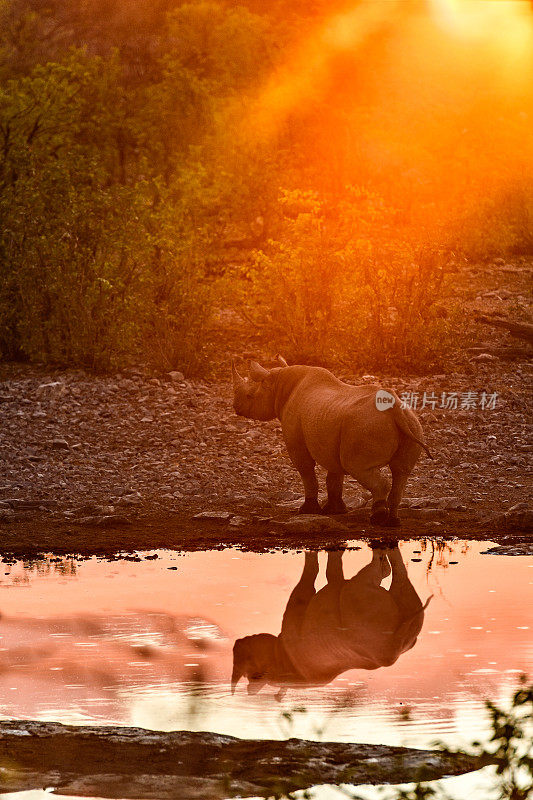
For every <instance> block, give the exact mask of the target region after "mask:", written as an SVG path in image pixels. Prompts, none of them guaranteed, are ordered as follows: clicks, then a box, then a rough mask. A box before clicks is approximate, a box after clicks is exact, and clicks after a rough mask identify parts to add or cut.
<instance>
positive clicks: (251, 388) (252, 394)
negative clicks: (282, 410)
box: [231, 361, 276, 421]
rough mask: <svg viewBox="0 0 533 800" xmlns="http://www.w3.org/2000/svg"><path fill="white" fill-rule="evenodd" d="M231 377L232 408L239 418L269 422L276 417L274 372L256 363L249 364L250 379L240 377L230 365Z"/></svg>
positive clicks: (233, 364) (232, 365)
mask: <svg viewBox="0 0 533 800" xmlns="http://www.w3.org/2000/svg"><path fill="white" fill-rule="evenodd" d="M231 371H232V376H233V408H234V409H235V411H236V413H237V414H238V415H239V416H240V417H248V419H257V420H262V421H266V420H270V419H274V417H275V416H276V410H275V391H274V389H275V387H274V379H275V371H274V370H268V369H265V368H264V367H262V366H261V365H260V364H258V363H257V361H251V362H250V377H249V378H248V379H246V378H243V377H241V375H239V373H238V372H237V369H236V367H235V362H232V364H231Z"/></svg>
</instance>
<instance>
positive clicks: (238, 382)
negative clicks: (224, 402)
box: [231, 361, 245, 389]
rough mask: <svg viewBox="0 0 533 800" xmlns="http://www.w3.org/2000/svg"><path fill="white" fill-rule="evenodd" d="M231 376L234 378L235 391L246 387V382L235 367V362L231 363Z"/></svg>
mask: <svg viewBox="0 0 533 800" xmlns="http://www.w3.org/2000/svg"><path fill="white" fill-rule="evenodd" d="M231 375H232V378H233V388H234V389H242V388H243V387H244V385H245V380H244V378H243V377H242V376H241V375H239V373H238V372H237V367H236V366H235V361H232V362H231Z"/></svg>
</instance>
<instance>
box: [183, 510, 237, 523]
mask: <svg viewBox="0 0 533 800" xmlns="http://www.w3.org/2000/svg"><path fill="white" fill-rule="evenodd" d="M232 516H233V514H232V513H231V512H229V511H200V513H199V514H195V515H194V517H193V519H207V520H212V521H213V522H227V521H228V520H229V519H231V517H232Z"/></svg>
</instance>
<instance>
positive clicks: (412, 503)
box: [400, 497, 432, 508]
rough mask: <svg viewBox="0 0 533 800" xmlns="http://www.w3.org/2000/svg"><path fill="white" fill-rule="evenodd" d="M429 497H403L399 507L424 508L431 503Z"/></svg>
mask: <svg viewBox="0 0 533 800" xmlns="http://www.w3.org/2000/svg"><path fill="white" fill-rule="evenodd" d="M431 502H432V500H431V498H430V497H404V498H403V500H402V502H401V503H400V508H425V507H427V506H429V505H430V504H431Z"/></svg>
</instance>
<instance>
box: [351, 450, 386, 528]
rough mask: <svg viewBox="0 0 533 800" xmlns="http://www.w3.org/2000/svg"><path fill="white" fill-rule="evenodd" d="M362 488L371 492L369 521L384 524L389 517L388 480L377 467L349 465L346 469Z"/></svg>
mask: <svg viewBox="0 0 533 800" xmlns="http://www.w3.org/2000/svg"><path fill="white" fill-rule="evenodd" d="M347 471H348V472H349V473H350V475H351V476H352V477H353V478H355V480H356V481H358V482H359V483H360V484H361V486H362V487H363V488H364V489H368V491H369V492H372V514H371V516H370V522H371V523H372V524H373V525H386V523H387V521H388V519H389V509H388V506H387V495H388V493H389V482H388V481H387V479H386V478H385V476H384V475H383V473H382V472H381V470H380V469H379V468H378V467H371V468H370V469H368V468H366V469H365V468H363V467H360V466H359V465H357V464H356V465H353V466H352V465H350V469H349V470H347Z"/></svg>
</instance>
